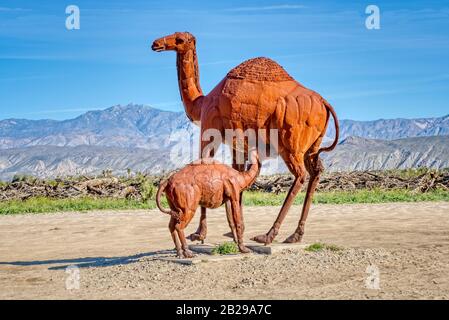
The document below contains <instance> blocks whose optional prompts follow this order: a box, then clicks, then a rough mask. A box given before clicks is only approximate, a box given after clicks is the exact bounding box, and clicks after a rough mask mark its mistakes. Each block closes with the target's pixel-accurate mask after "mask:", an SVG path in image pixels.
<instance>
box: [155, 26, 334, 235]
mask: <svg viewBox="0 0 449 320" xmlns="http://www.w3.org/2000/svg"><path fill="white" fill-rule="evenodd" d="M195 45H196V40H195V37H194V36H193V35H191V34H190V33H188V32H177V33H174V34H172V35H169V36H166V37H163V38H160V39H157V40H155V41H154V43H153V45H152V49H153V50H155V51H167V50H173V51H176V54H177V58H176V59H177V70H178V82H179V89H180V92H181V98H182V101H183V104H184V107H185V111H186V114H187V116H188V117H189V119H190V120H192V121H198V122H200V127H201V134H202V136H203V133H204V132H206V131H207V130H208V129H212V128H213V129H217V130H219V132H221V134H222V136H223V140H222V141H225V139H224V132H225V130H226V129H233V130H235V129H241V130H247V129H254V130H257V129H266V130H270V129H276V130H278V131H277V132H278V148H277V152H278V153H279V154H280V156H281V157H282V159H283V160H284V162H285V164H286V165H287V167H288V169H289V170H290V172H291V173H292V174H293V175H294V176H295V181H294V183H293V185H292V187H291V188H290V190H289V192H288V194H287V197H286V199H285V202H284V204H283V206H282V208H281V210H280V212H279V215H278V216H277V218H276V221H275V222H274V224H273V226H272V227H271V229H270V230H269V231H268V232H267V233H266V234H262V235H259V236H256V237H254V238H253V240H255V241H257V242H260V243H265V244H269V243H271V242H272V241H273V239H274V238H275V237H276V235H277V233H278V231H279V228H280V226H281V224H282V222H283V220H284V218H285V216H286V214H287V212H288V210H289V208H290V207H291V205H292V203H293V200H294V198H295V196H296V194H297V193H298V192H299V190H300V189H301V186H302V184H303V183H304V180H305V175H306V174H307V173H308V174H309V175H310V180H309V184H308V186H307V194H306V197H305V200H304V204H303V208H302V212H301V218H300V220H299V223H298V226H297V228H296V230H295V232H294V233H293V234H292V235H291V236H290V237H288V238H287V239H286V240H285V242H298V241H300V240H301V238H302V235H303V234H304V226H305V222H306V219H307V215H308V212H309V208H310V204H311V202H312V197H313V194H314V192H315V189H316V186H317V184H318V181H319V176H320V173H321V172H322V171H323V165H322V162H321V160H320V157H319V155H320V153H321V152H322V151H331V150H333V149H334V148H335V146H336V145H337V142H338V135H339V126H338V120H337V116H336V114H335V111H334V109H333V108H332V106H331V105H330V104H329V103H328V102H327V101H326V100H325V99H324V98H323V97H321V96H320V95H319V94H318V93H316V92H314V91H312V90H310V89H307V88H305V87H304V86H302V85H301V84H300V83H298V82H297V81H295V80H294V79H293V78H292V77H291V76H290V75H289V74H288V73H287V72H286V71H285V70H284V69H283V68H282V67H281V66H280V65H278V64H277V63H276V62H275V61H273V60H271V59H268V58H255V59H250V60H248V61H245V62H243V63H242V64H240V65H239V66H237V67H235V68H234V69H232V70H231V71H230V72H229V73H228V74H227V75H226V76H225V78H224V79H223V80H221V81H220V82H219V83H218V84H217V86H216V87H215V88H214V89H213V90H212V91H211V92H210V93H209V94H208V95H203V92H202V90H201V87H200V84H199V70H198V60H197V55H196V49H195ZM323 76H324V75H323ZM331 115H332V118H333V119H334V123H335V127H336V135H335V139H334V141H333V143H332V144H331V145H330V146H328V147H320V145H321V142H322V140H323V137H324V135H325V132H326V129H327V125H328V122H329V119H330V116H331ZM265 142H266V143H267V144H269V142H270V141H268V140H267V141H265ZM208 143H209V142H208V141H202V142H201V148H200V149H201V156H203V157H204V156H205V155H204V152H203V151H204V150H205V149H206V146H207V144H208ZM227 143H230V144H231V148H233V149H235V141H231V142H227ZM212 155H213V153H209V154H207V155H206V156H212ZM235 157H236V156H235V153H234V164H233V167H234V168H235V169H238V170H243V166H242V165H241V164H237V163H236V162H235ZM205 219H206V211H205V209H204V208H202V210H201V222H200V226H199V228H198V230H197V232H196V233H195V234H194V235H192V237H195V236H197V237H199V236H201V237H203V238H204V237H205V236H206V228H205V226H206V223H205Z"/></svg>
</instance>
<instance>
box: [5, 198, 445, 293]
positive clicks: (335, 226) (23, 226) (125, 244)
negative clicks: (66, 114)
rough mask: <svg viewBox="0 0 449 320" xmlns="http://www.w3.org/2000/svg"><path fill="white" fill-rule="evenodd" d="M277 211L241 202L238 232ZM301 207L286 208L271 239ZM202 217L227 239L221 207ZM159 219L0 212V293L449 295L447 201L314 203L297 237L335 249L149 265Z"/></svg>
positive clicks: (163, 239) (161, 231)
mask: <svg viewBox="0 0 449 320" xmlns="http://www.w3.org/2000/svg"><path fill="white" fill-rule="evenodd" d="M277 212H278V208H277V207H248V208H245V212H244V214H245V222H246V235H245V237H246V238H247V239H249V238H250V237H251V236H253V235H256V234H259V233H261V232H265V231H267V230H268V228H269V227H270V226H271V223H272V222H273V221H274V218H275V217H276V215H277ZM299 212H300V207H293V208H292V209H291V211H290V215H289V216H288V217H287V219H286V221H285V222H284V224H283V228H281V233H280V234H279V237H278V240H279V241H282V240H283V239H285V237H287V236H288V235H289V233H290V232H291V231H293V230H294V228H295V226H296V224H297V220H298V217H299ZM198 217H199V214H197V216H196V217H195V219H194V221H193V223H192V224H191V225H190V226H189V228H188V231H190V232H191V231H194V229H196V225H197V222H198ZM208 219H209V221H208V225H209V237H208V240H209V241H211V242H221V241H224V240H227V239H228V238H225V237H223V236H222V234H223V233H225V232H228V227H227V224H226V218H225V215H224V211H223V209H222V208H221V209H217V210H213V211H209V218H208ZM167 223H168V219H167V216H166V215H163V214H161V213H159V212H158V211H156V210H152V211H128V212H91V213H59V214H45V215H44V214H36V215H16V216H1V217H0V298H1V299H11V298H19V299H22V298H32V299H34V298H43V299H92V298H97V299H109V298H143V299H238V298H242V299H303V298H306V299H309V298H312V299H313V298H318V299H322V298H323V299H399V298H402V299H436V298H442V299H449V203H444V202H441V203H408V204H403V203H399V204H380V205H315V206H313V207H312V209H311V212H310V215H309V220H308V224H307V226H306V235H305V238H304V242H305V243H313V242H316V241H323V242H326V243H331V244H336V245H339V246H342V247H343V248H344V250H342V251H341V252H331V251H327V250H326V251H322V252H316V253H308V252H286V253H282V254H277V255H272V256H264V255H256V254H254V255H248V256H247V257H245V258H244V259H242V260H234V261H225V262H209V263H202V264H199V265H194V266H182V265H176V264H173V263H170V262H164V261H157V260H154V257H155V256H157V255H158V254H160V252H159V251H160V250H163V249H171V248H172V247H173V245H172V243H171V238H170V236H169V233H168V230H167ZM69 265H74V266H78V267H79V272H80V274H79V275H80V288H79V289H72V290H67V289H66V281H67V279H68V277H69V279H70V277H71V274H70V273H66V269H65V268H66V267H67V266H69ZM370 265H373V266H375V268H378V271H379V280H380V281H379V289H372V288H371V289H370V288H367V287H366V285H365V281H366V279H367V277H369V276H370V273H367V267H369V266H370Z"/></svg>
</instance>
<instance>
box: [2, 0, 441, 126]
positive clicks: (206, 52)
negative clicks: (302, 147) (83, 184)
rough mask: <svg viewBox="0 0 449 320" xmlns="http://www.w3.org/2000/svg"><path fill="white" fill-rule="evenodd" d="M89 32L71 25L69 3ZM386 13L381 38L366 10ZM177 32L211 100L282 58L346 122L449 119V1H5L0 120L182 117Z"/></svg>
mask: <svg viewBox="0 0 449 320" xmlns="http://www.w3.org/2000/svg"><path fill="white" fill-rule="evenodd" d="M70 4H75V5H77V6H78V7H79V8H80V13H81V29H80V30H71V31H69V30H67V29H66V28H65V19H66V17H67V15H66V13H65V8H66V6H68V5H70ZM369 4H375V5H377V6H378V7H379V8H380V18H381V20H380V23H381V28H380V30H368V29H366V28H365V19H366V17H367V14H365V8H366V6H367V5H369ZM175 31H189V32H191V33H193V34H194V35H195V36H196V38H197V50H198V57H199V64H200V75H201V85H202V88H203V91H204V92H205V93H207V92H209V91H210V90H211V89H212V88H213V87H214V86H215V85H216V84H217V83H218V82H219V81H220V80H221V79H222V78H223V77H224V76H225V75H226V73H227V72H228V71H229V69H231V68H232V67H234V66H235V65H237V64H239V63H240V62H242V61H244V60H246V59H249V58H252V57H257V56H267V57H271V58H273V59H274V60H276V61H278V62H279V63H280V64H281V65H282V66H283V67H284V68H285V69H286V70H287V71H288V72H289V73H290V74H291V75H292V76H294V77H295V79H296V80H298V81H299V82H300V83H302V84H303V85H305V86H307V87H309V88H311V89H313V90H315V91H317V92H319V93H320V94H321V95H323V96H324V97H325V98H326V99H327V100H329V101H330V102H331V103H332V104H333V105H334V107H335V108H336V110H337V112H338V114H339V117H340V118H341V119H348V118H349V119H356V120H374V119H378V118H396V117H404V118H414V117H432V116H442V115H445V114H448V113H449V2H448V1H407V2H405V1H376V0H374V1H319V2H318V1H292V0H290V1H287V0H286V1H233V0H231V1H229V0H228V1H163V2H162V1H160V2H155V1H148V0H145V1H142V0H138V1H112V0H109V1H98V0H97V1H84V0H70V1H44V0H40V1H21V0H15V1H8V0H6V1H5V0H0V119H4V118H10V117H14V118H29V119H40V118H53V119H67V118H71V117H75V116H77V115H79V114H81V113H84V112H85V111H87V110H92V109H103V108H106V107H109V106H112V105H116V104H128V103H130V102H133V103H139V104H148V105H151V106H154V107H158V108H161V109H166V110H174V111H180V110H182V105H181V104H180V100H179V92H178V86H177V80H176V71H175V55H174V53H173V52H164V53H155V52H152V51H151V50H150V45H151V42H152V40H153V39H155V38H158V37H160V36H164V35H167V34H171V33H173V32H175Z"/></svg>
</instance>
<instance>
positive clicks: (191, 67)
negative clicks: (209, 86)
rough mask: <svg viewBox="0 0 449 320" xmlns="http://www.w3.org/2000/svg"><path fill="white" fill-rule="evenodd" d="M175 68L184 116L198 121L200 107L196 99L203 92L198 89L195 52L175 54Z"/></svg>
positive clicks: (198, 78)
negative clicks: (184, 111)
mask: <svg viewBox="0 0 449 320" xmlns="http://www.w3.org/2000/svg"><path fill="white" fill-rule="evenodd" d="M176 67H177V69H178V82H179V91H180V93H181V99H182V102H183V103H184V107H185V110H186V114H187V116H188V117H189V119H190V120H191V121H200V114H201V112H200V111H201V107H200V106H199V103H198V100H197V99H198V98H199V97H201V96H203V92H202V91H201V87H200V77H199V72H198V60H197V57H196V50H195V49H192V50H189V51H187V52H185V53H177V57H176ZM199 100H200V99H199ZM195 101H196V102H195Z"/></svg>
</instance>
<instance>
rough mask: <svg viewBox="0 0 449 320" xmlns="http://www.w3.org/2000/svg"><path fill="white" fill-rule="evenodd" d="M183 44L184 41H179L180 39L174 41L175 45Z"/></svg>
mask: <svg viewBox="0 0 449 320" xmlns="http://www.w3.org/2000/svg"><path fill="white" fill-rule="evenodd" d="M183 43H184V39H181V38H177V39H176V44H183Z"/></svg>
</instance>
